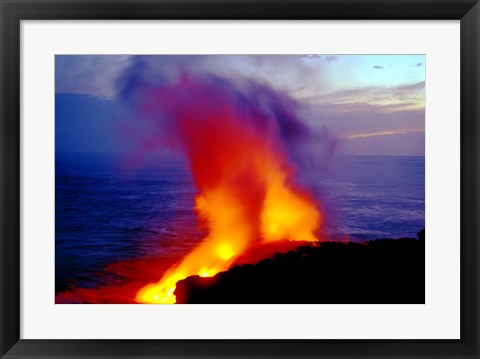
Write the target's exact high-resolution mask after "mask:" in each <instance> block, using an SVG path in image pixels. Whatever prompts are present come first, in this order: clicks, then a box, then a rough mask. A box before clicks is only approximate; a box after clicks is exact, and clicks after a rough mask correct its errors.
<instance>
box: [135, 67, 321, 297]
mask: <svg viewBox="0 0 480 359" xmlns="http://www.w3.org/2000/svg"><path fill="white" fill-rule="evenodd" d="M240 87H241V86H239V85H236V86H235V85H233V84H231V83H228V82H226V81H223V80H220V79H218V78H209V77H203V78H199V77H193V76H189V75H187V74H183V75H182V76H181V78H180V80H178V81H177V82H176V83H174V84H162V85H155V86H153V85H151V86H146V87H145V88H142V89H141V91H139V92H138V94H139V95H140V96H137V100H136V101H135V102H134V103H132V108H133V111H134V113H136V114H138V116H142V117H144V118H148V119H150V120H151V121H153V123H154V124H155V128H156V129H157V130H158V131H153V132H152V134H151V136H147V137H146V138H145V139H144V142H145V143H148V148H149V150H151V149H152V148H155V146H153V147H152V143H155V144H156V146H157V147H158V148H168V149H170V150H172V151H176V152H180V153H182V154H183V155H184V156H185V157H186V159H187V160H188V164H189V167H190V171H191V173H192V177H193V179H194V183H195V186H196V188H197V190H198V194H197V195H196V197H195V211H196V214H197V216H198V219H199V223H200V224H201V225H202V226H204V227H205V228H206V229H207V231H208V232H207V233H208V234H207V235H206V237H205V238H204V239H203V240H202V241H201V242H200V243H199V244H198V245H197V246H196V247H195V248H194V249H193V250H192V251H191V252H190V253H189V254H187V255H186V256H185V257H184V258H183V259H182V260H181V261H180V262H179V263H177V264H176V265H174V266H172V267H171V268H170V269H168V270H167V271H166V272H165V274H164V275H163V277H162V278H160V280H159V281H158V282H154V283H151V284H148V285H146V286H145V287H143V288H141V289H140V290H139V291H138V292H137V295H136V298H135V300H136V301H137V302H138V303H175V294H174V291H175V286H176V283H177V282H178V281H179V280H181V279H184V278H186V277H188V276H192V275H199V276H202V277H212V276H214V275H215V274H216V273H219V272H221V271H225V270H227V269H228V268H229V267H231V266H232V265H233V264H234V263H236V261H237V260H238V259H239V258H240V257H243V258H244V256H245V254H246V253H248V252H249V251H252V249H253V248H257V247H260V246H262V245H268V244H272V243H275V242H282V241H307V242H313V241H316V240H317V235H318V233H319V231H320V229H321V224H322V222H323V216H322V213H321V212H320V211H319V209H318V206H317V204H316V203H315V201H314V199H313V197H312V195H311V194H310V193H309V192H308V191H307V190H305V189H302V188H301V187H300V186H299V185H298V184H297V183H296V182H295V173H296V172H295V166H294V165H293V164H292V161H291V160H289V154H288V151H287V147H288V146H287V145H288V143H289V142H291V141H293V140H295V136H294V135H295V133H301V131H302V127H301V125H300V123H301V121H299V120H298V119H297V117H296V115H295V102H294V101H293V100H291V99H290V98H288V97H287V96H284V95H281V94H278V93H276V92H275V91H273V90H271V89H270V88H268V87H265V86H262V85H257V84H247V85H246V86H243V88H240Z"/></svg>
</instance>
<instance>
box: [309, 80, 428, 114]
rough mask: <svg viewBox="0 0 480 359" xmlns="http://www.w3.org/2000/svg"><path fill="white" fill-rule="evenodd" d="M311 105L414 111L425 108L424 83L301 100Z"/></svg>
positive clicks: (328, 94)
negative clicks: (358, 105) (359, 105)
mask: <svg viewBox="0 0 480 359" xmlns="http://www.w3.org/2000/svg"><path fill="white" fill-rule="evenodd" d="M303 100H304V101H305V102H308V103H311V104H336V105H342V106H344V108H345V109H348V106H349V105H352V104H353V105H357V104H364V105H372V106H382V107H383V108H384V110H385V111H396V110H399V109H408V108H411V109H415V108H417V109H418V108H423V107H424V106H425V81H421V82H418V83H414V84H407V85H399V86H391V87H386V86H366V87H359V88H353V89H347V90H339V91H334V92H330V93H326V94H322V95H315V96H310V97H305V98H303Z"/></svg>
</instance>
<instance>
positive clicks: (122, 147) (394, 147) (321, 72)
mask: <svg viewBox="0 0 480 359" xmlns="http://www.w3.org/2000/svg"><path fill="white" fill-rule="evenodd" d="M184 72H188V73H189V74H194V75H209V76H215V77H218V78H222V79H224V80H226V81H228V82H230V83H232V84H234V86H236V87H238V88H240V89H242V88H243V87H245V86H247V84H249V83H251V82H255V83H259V84H262V85H265V86H268V87H269V88H272V89H273V90H274V91H276V92H278V93H282V94H285V95H286V96H288V97H290V98H292V99H293V100H294V101H296V103H298V111H299V115H300V117H301V120H302V121H304V122H305V124H306V125H308V126H309V127H310V128H312V129H316V130H318V131H322V132H323V133H328V136H329V138H332V139H333V140H334V141H335V151H336V152H337V153H339V154H353V155H415V156H424V154H425V56H424V55H329V54H325V55H309V54H308V55H184V56H181V55H163V56H162V55H158V56H130V55H57V56H56V57H55V92H56V102H55V104H56V149H57V151H87V152H119V151H128V150H129V148H130V147H131V148H133V147H134V146H135V143H134V142H135V141H133V140H132V141H131V143H129V141H125V139H124V138H119V137H118V136H116V135H114V133H115V131H117V129H118V127H119V126H118V124H122V123H124V122H125V121H130V122H135V121H137V122H138V123H137V124H136V126H138V127H141V126H142V124H141V123H140V121H141V120H140V119H139V118H138V117H136V116H135V115H133V114H132V113H131V112H129V103H131V101H132V97H133V96H137V95H138V94H137V93H132V92H131V89H132V88H136V87H139V86H155V85H156V84H165V83H176V82H178V81H180V78H181V76H182V73H184ZM120 127H121V126H120ZM129 146H130V147H129Z"/></svg>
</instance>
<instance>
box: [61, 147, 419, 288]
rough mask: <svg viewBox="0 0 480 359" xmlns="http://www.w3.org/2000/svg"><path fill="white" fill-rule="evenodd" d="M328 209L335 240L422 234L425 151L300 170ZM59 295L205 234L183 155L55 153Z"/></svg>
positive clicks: (328, 228) (344, 159) (180, 248)
mask: <svg viewBox="0 0 480 359" xmlns="http://www.w3.org/2000/svg"><path fill="white" fill-rule="evenodd" d="M297 180H298V182H299V183H301V184H302V185H303V186H305V187H307V188H309V189H310V190H311V192H312V194H313V195H314V197H315V198H316V199H317V201H318V203H319V206H320V207H321V209H322V211H323V212H324V215H325V223H324V226H323V229H324V231H325V232H326V233H327V235H328V236H329V238H331V239H333V240H344V239H353V240H358V241H362V240H370V239H379V238H400V237H415V236H416V233H417V232H418V231H420V230H421V229H423V228H424V223H425V160H424V157H400V156H395V157H387V156H337V157H335V158H333V159H331V160H329V161H328V163H326V164H324V165H322V166H318V167H317V166H313V167H309V168H302V169H299V170H298V178H297ZM55 181H56V186H55V204H56V216H55V220H56V223H55V229H56V233H55V272H56V281H55V284H56V292H59V291H62V290H64V289H65V288H67V287H68V286H69V285H72V284H75V285H80V286H82V287H88V286H95V285H97V284H98V283H96V282H95V281H94V280H92V278H93V277H94V275H92V273H95V272H98V271H101V270H102V267H104V266H106V265H108V264H109V263H115V262H117V261H123V260H127V259H129V258H135V257H141V256H145V255H156V254H161V253H164V252H168V253H177V252H178V253H185V252H186V251H188V248H191V247H192V245H193V244H194V243H195V242H198V241H199V240H201V238H203V236H204V235H205V232H204V231H203V230H202V229H200V228H199V226H198V223H197V218H196V216H195V214H194V211H193V207H194V196H195V194H196V193H197V192H196V189H195V187H194V185H193V181H192V178H191V176H190V174H189V171H188V167H187V166H186V163H185V162H184V161H183V160H181V159H175V160H174V159H170V160H165V159H162V160H160V159H158V158H157V159H155V158H152V159H149V160H147V161H143V162H140V161H138V159H132V158H128V156H124V155H118V154H98V153H57V154H56V175H55Z"/></svg>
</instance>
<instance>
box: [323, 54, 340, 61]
mask: <svg viewBox="0 0 480 359" xmlns="http://www.w3.org/2000/svg"><path fill="white" fill-rule="evenodd" d="M337 60H338V56H332V55H329V56H327V57H325V61H326V62H333V61H337Z"/></svg>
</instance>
